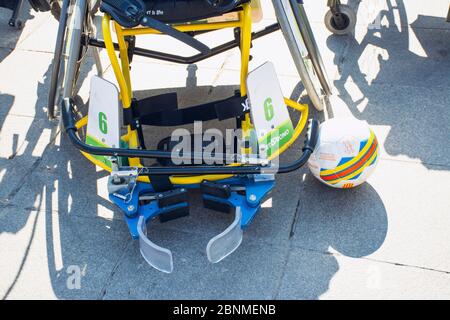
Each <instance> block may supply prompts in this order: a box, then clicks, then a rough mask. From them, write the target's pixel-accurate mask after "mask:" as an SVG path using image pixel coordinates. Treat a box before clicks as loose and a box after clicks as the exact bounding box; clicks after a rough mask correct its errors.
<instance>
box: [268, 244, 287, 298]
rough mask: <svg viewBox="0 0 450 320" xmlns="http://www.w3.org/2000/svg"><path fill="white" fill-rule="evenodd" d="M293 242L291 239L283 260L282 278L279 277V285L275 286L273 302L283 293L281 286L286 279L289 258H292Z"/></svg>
mask: <svg viewBox="0 0 450 320" xmlns="http://www.w3.org/2000/svg"><path fill="white" fill-rule="evenodd" d="M291 242H292V239H289V246H288V247H287V250H286V255H285V257H284V260H283V266H282V267H281V272H280V277H279V279H278V281H277V284H276V286H275V290H274V294H273V296H272V298H271V299H272V300H277V299H278V296H279V294H280V292H281V286H282V285H283V280H284V277H285V275H286V269H287V265H288V263H289V258H290V257H291V252H292V245H291Z"/></svg>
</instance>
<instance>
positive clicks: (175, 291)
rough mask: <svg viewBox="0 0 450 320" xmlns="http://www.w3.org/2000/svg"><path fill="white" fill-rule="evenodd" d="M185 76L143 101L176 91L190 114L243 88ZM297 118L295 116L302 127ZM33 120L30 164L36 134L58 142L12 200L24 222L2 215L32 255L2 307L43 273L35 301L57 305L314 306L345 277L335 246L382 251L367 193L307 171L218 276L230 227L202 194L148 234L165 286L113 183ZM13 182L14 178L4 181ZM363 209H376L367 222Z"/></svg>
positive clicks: (156, 131) (284, 185) (290, 177)
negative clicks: (275, 301)
mask: <svg viewBox="0 0 450 320" xmlns="http://www.w3.org/2000/svg"><path fill="white" fill-rule="evenodd" d="M189 68H191V69H188V77H187V80H186V85H187V88H184V87H183V88H170V89H164V90H150V91H145V92H141V93H138V94H141V95H145V96H150V95H155V94H159V93H164V92H167V91H176V92H178V94H179V98H180V105H182V106H183V105H192V104H195V103H198V102H205V97H207V100H209V99H211V100H215V99H220V98H223V97H227V96H229V95H231V94H233V93H234V90H236V89H237V88H238V87H237V86H218V87H210V86H200V87H199V86H197V81H196V77H195V67H194V66H190V67H189ZM50 73H51V66H49V69H48V70H47V72H46V76H45V82H44V83H43V84H42V85H40V86H39V88H38V97H41V98H42V99H41V100H40V99H38V101H39V102H38V104H39V106H40V104H41V103H42V101H45V99H46V96H47V90H48V82H49V79H50ZM302 92H303V88H302V86H301V84H299V85H298V86H297V87H296V88H295V90H294V92H292V94H291V98H292V99H294V100H297V99H298V98H301V93H302ZM9 99H10V100H11V99H12V98H9ZM11 103H12V102H11ZM40 107H41V106H40ZM36 108H37V106H36ZM312 114H314V113H312ZM295 117H296V115H294V114H293V118H294V119H293V120H294V121H295V120H296V119H295ZM34 121H35V122H34V125H33V126H31V127H30V130H29V133H28V135H27V139H29V141H30V143H29V147H28V148H27V149H26V150H25V152H24V153H23V157H25V156H27V157H28V158H30V157H32V150H33V148H32V146H33V145H36V144H37V138H38V137H39V134H37V133H36V132H34V133H33V132H32V131H33V130H41V131H42V129H43V128H48V129H50V130H52V134H54V135H55V139H54V140H53V141H52V143H51V144H50V145H49V146H47V149H46V151H45V153H44V154H43V156H42V157H37V158H36V159H35V164H34V166H33V169H32V170H31V171H30V173H29V177H26V178H24V180H23V184H22V185H21V187H20V188H16V189H15V190H16V191H15V193H14V194H12V195H11V196H12V198H13V199H14V201H15V202H16V203H20V206H21V207H23V208H25V213H23V214H21V215H20V217H16V211H17V208H16V207H11V208H8V206H6V207H5V208H4V209H3V210H4V211H5V212H6V213H5V214H3V216H2V217H1V219H6V220H7V221H9V222H8V224H7V225H5V226H3V227H2V230H1V232H2V233H3V232H6V233H13V234H16V235H18V234H19V233H20V231H21V230H25V229H27V230H28V229H31V232H30V235H29V237H28V238H27V241H26V245H25V248H21V249H23V250H24V254H23V256H22V257H21V258H20V260H18V261H17V262H16V261H13V262H10V263H16V264H17V269H15V271H14V274H13V275H12V276H11V277H9V278H7V279H4V281H5V282H6V281H7V282H8V288H7V290H6V291H5V293H4V294H2V298H4V299H6V298H13V297H15V296H20V294H19V293H20V292H23V291H22V290H24V289H25V288H29V286H30V285H31V286H35V285H39V284H40V283H41V282H40V281H35V280H36V279H35V275H36V272H39V274H45V275H46V276H45V277H48V280H49V283H50V287H46V285H47V284H46V283H45V279H47V278H45V277H44V278H45V279H44V280H43V282H44V285H43V286H42V287H39V288H36V291H35V292H38V293H34V294H35V295H36V294H39V295H40V296H46V297H47V296H48V297H54V298H59V299H72V298H82V299H110V298H119V299H130V298H132V299H164V298H166V299H207V298H210V299H220V298H222V299H224V298H227V299H244V298H253V299H255V298H258V299H271V298H287V299H294V298H295V299H298V298H304V299H306V298H308V299H315V298H319V297H320V296H321V295H322V294H323V293H325V292H326V291H327V288H328V287H329V283H330V280H331V279H332V277H333V276H334V275H335V274H336V272H337V271H338V270H339V264H338V261H337V260H336V258H335V256H334V255H329V254H327V251H328V249H329V247H333V248H335V249H336V250H338V251H339V252H341V253H342V254H345V255H349V256H354V257H359V256H364V255H367V254H370V253H371V252H373V251H375V250H376V249H377V248H378V247H379V246H380V245H381V243H382V242H383V240H384V236H385V233H386V229H387V220H386V214H385V209H384V207H383V205H382V202H381V200H380V199H379V198H378V197H377V195H376V192H375V191H374V190H373V189H372V188H371V187H370V186H369V185H366V186H363V187H361V188H358V189H355V190H352V191H347V192H338V191H335V190H331V189H329V188H326V187H324V186H322V185H321V184H320V183H318V182H317V181H315V179H314V178H311V175H310V174H309V172H308V171H307V169H306V168H303V169H301V170H299V171H297V172H294V173H291V174H287V175H280V176H279V177H278V178H277V187H276V189H275V190H274V192H273V193H272V195H271V198H270V199H269V200H268V202H267V203H265V204H264V206H263V208H262V210H261V212H260V214H259V215H258V216H257V217H256V219H255V221H254V223H253V224H252V226H251V227H250V228H249V230H248V231H246V233H245V238H244V242H243V244H242V245H241V247H240V248H239V249H238V250H237V251H236V252H234V253H233V254H232V255H230V256H229V257H227V258H226V259H225V260H223V261H222V262H220V263H219V264H216V265H212V264H210V263H209V262H208V261H207V259H206V256H205V253H204V248H205V246H206V243H207V240H208V239H210V238H211V237H212V236H214V235H216V234H217V233H219V232H221V231H223V230H224V228H225V227H226V226H227V225H228V224H229V223H231V220H232V217H231V216H230V215H222V214H220V213H217V212H213V211H210V210H206V209H204V208H203V206H202V205H201V201H200V199H199V195H198V193H197V194H196V193H193V194H192V195H191V200H192V201H191V202H192V207H191V215H190V216H189V217H186V218H182V219H178V220H175V221H171V222H169V223H166V224H159V223H156V224H154V226H153V227H152V229H151V234H152V239H153V240H155V242H156V243H158V244H160V245H162V246H166V247H168V248H170V249H171V250H172V251H173V253H174V257H175V264H176V265H175V271H174V273H173V274H171V275H169V276H167V275H165V274H162V273H160V272H158V271H156V270H154V269H153V268H151V267H150V266H148V265H147V264H146V263H145V261H143V259H142V257H141V256H140V254H139V249H138V244H137V241H133V240H131V239H130V236H129V234H128V230H127V227H126V225H125V222H124V221H123V219H122V213H121V212H119V210H118V209H116V208H115V207H114V206H113V205H112V203H110V202H109V200H108V199H107V191H106V177H107V174H106V173H105V172H102V171H97V170H96V168H95V167H94V166H93V165H92V164H91V163H90V162H89V161H87V160H86V159H84V158H83V157H82V156H81V155H80V154H79V152H78V151H77V150H76V149H75V148H74V147H73V146H72V145H71V144H70V143H69V142H68V141H67V139H66V137H65V136H64V135H62V136H59V135H57V134H56V133H57V126H56V125H55V124H52V123H47V124H42V123H41V122H39V121H42V120H37V119H35V120H34ZM44 121H46V120H44ZM38 124H39V125H38ZM209 126H212V127H215V126H218V127H219V128H224V127H234V122H233V121H232V122H230V123H228V122H227V123H215V122H212V123H210V124H209ZM163 131H164V130H161V129H160V128H151V129H148V131H146V135H148V136H150V135H151V138H152V141H158V139H159V137H166V136H167V135H169V134H170V131H171V129H166V130H165V131H166V132H163ZM299 140H303V139H299ZM300 148H301V145H295V146H294V147H293V148H292V149H291V150H290V151H289V152H287V153H286V154H285V155H283V159H282V161H289V160H293V159H294V158H295V157H298V154H299V152H300ZM8 175H9V176H8ZM11 175H12V174H11V173H9V172H6V178H4V179H5V180H4V181H9V180H10V179H11ZM354 193H357V195H356V196H355V197H354V196H352V194H354ZM350 197H351V198H350ZM367 205H368V206H370V207H373V208H376V210H371V211H370V212H367V211H365V210H364V207H365V206H367ZM336 208H338V210H336ZM337 211H339V212H337ZM337 213H339V214H337ZM332 222H335V223H332ZM355 235H356V237H357V239H358V241H357V243H356V244H355V243H354V242H353V240H354V239H355ZM364 235H366V237H364ZM36 250H38V251H43V253H42V254H43V255H44V257H43V256H42V254H41V253H38V254H37V255H38V257H39V258H38V259H37V260H36ZM43 263H44V264H45V265H43ZM36 270H38V271H36ZM196 280H198V281H196ZM186 284H188V285H186ZM16 290H17V292H18V293H15V291H16ZM27 290H29V289H27Z"/></svg>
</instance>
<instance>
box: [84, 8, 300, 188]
mask: <svg viewBox="0 0 450 320" xmlns="http://www.w3.org/2000/svg"><path fill="white" fill-rule="evenodd" d="M111 24H112V25H113V26H114V29H115V33H116V36H117V44H118V47H119V50H118V51H119V55H120V58H118V57H117V54H116V49H115V47H114V42H113V38H112V30H111ZM174 27H175V28H176V29H177V30H179V31H181V32H196V31H214V30H220V29H226V28H239V29H240V31H241V32H240V35H241V36H240V49H241V71H240V92H241V95H242V96H246V95H247V87H246V78H247V75H248V72H249V61H250V46H251V40H252V15H251V6H250V4H244V5H243V6H242V10H241V11H239V12H238V19H237V20H236V21H226V22H212V23H199V24H184V25H176V26H174ZM102 31H103V35H104V41H105V47H106V50H107V53H108V57H109V60H110V62H111V66H112V69H113V71H114V74H115V77H116V80H117V83H118V85H119V93H120V100H121V102H122V106H123V108H130V107H131V101H132V98H133V91H132V86H131V75H130V61H129V59H128V53H127V52H128V44H127V41H126V40H125V37H127V36H138V35H145V34H160V32H159V31H157V30H154V29H151V28H144V27H139V28H124V27H122V26H120V25H119V24H118V23H117V22H115V21H113V20H112V19H111V17H110V16H109V15H108V14H104V15H103V18H102ZM119 59H120V63H119ZM285 103H286V105H287V106H289V107H290V108H292V109H295V110H297V111H299V112H301V117H300V119H299V121H298V123H297V125H296V127H295V129H294V134H293V136H292V138H291V139H290V141H289V142H288V143H286V144H285V145H284V146H283V147H282V148H280V149H279V150H278V151H277V152H276V153H274V154H272V155H271V156H270V158H269V160H272V159H274V158H276V157H278V156H279V155H280V154H281V153H283V152H284V151H285V150H286V149H287V148H289V146H291V145H292V144H293V143H294V142H295V141H296V140H297V139H298V137H299V136H300V134H301V133H302V131H303V129H304V128H305V126H306V123H307V119H308V106H307V105H305V104H300V103H297V102H295V101H293V100H290V99H287V98H285ZM87 122H88V116H85V117H84V118H82V119H81V120H79V121H78V122H77V123H76V127H77V129H80V128H82V127H84V126H86V125H87ZM251 128H252V123H251V120H250V116H249V114H246V115H245V118H244V120H243V121H242V129H243V133H244V136H248V134H249V132H250V129H251ZM122 140H124V141H125V142H126V143H127V144H128V146H129V148H132V149H135V148H138V147H139V140H138V136H137V132H136V130H133V129H132V128H131V127H130V126H128V127H127V133H126V134H125V135H124V136H122ZM81 152H82V153H83V155H84V156H85V157H86V158H87V159H89V160H90V161H91V162H93V163H94V164H96V165H97V166H99V167H101V168H103V169H105V170H107V171H111V170H112V169H111V168H110V167H109V166H107V165H106V164H104V163H103V162H101V161H99V160H98V159H97V158H95V157H94V156H93V155H91V154H89V153H87V152H84V151H81ZM129 164H130V166H132V167H142V164H141V161H140V159H139V158H129ZM238 165H241V164H240V163H234V164H231V166H238ZM232 176H233V175H230V174H217V175H216V174H214V175H211V174H209V175H196V176H171V177H170V181H171V183H172V184H174V185H190V184H198V183H201V182H202V181H204V180H208V181H215V180H223V179H227V178H230V177H232ZM138 180H139V181H142V182H150V179H149V177H147V176H140V177H139V178H138Z"/></svg>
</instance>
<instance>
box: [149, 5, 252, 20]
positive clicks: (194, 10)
mask: <svg viewBox="0 0 450 320" xmlns="http://www.w3.org/2000/svg"><path fill="white" fill-rule="evenodd" d="M143 2H144V3H145V7H146V10H147V14H148V15H150V16H153V17H154V18H155V19H158V20H159V21H161V22H165V23H184V22H190V21H196V20H203V19H207V18H210V17H214V16H218V15H222V14H224V13H227V12H230V11H232V10H233V9H235V8H236V7H238V6H240V5H241V4H243V3H246V2H250V0H143Z"/></svg>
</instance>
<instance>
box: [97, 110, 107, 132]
mask: <svg viewBox="0 0 450 320" xmlns="http://www.w3.org/2000/svg"><path fill="white" fill-rule="evenodd" d="M98 128H99V129H100V131H101V132H102V133H103V134H107V133H108V119H106V114H104V113H103V112H100V113H99V114H98Z"/></svg>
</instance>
